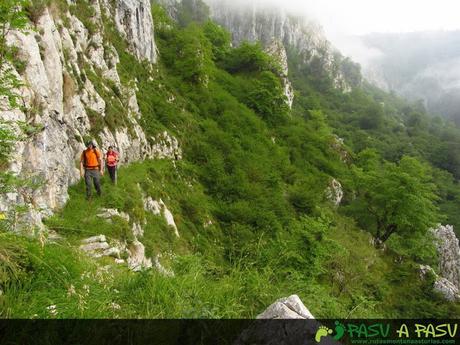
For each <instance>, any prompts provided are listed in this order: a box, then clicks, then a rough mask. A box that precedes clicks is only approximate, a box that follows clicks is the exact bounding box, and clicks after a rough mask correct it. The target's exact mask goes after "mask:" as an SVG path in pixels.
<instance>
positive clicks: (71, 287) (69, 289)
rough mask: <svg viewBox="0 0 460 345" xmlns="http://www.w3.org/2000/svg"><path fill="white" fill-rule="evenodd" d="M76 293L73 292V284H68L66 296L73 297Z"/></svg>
mask: <svg viewBox="0 0 460 345" xmlns="http://www.w3.org/2000/svg"><path fill="white" fill-rule="evenodd" d="M76 293H77V292H76V291H75V286H73V284H70V286H69V288H68V289H67V296H68V297H70V296H72V295H75V294H76Z"/></svg>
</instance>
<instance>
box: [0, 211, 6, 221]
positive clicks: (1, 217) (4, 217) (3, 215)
mask: <svg viewBox="0 0 460 345" xmlns="http://www.w3.org/2000/svg"><path fill="white" fill-rule="evenodd" d="M5 219H6V214H4V213H1V212H0V220H5Z"/></svg>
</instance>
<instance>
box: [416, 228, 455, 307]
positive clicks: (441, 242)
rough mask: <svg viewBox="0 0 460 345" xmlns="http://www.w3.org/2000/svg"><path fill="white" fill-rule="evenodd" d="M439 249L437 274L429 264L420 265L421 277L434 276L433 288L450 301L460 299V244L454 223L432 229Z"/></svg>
mask: <svg viewBox="0 0 460 345" xmlns="http://www.w3.org/2000/svg"><path fill="white" fill-rule="evenodd" d="M430 232H431V233H432V235H433V237H434V239H435V245H436V248H437V251H438V259H439V267H438V272H439V274H437V273H436V272H435V271H434V270H433V268H431V267H430V266H428V265H420V279H422V280H424V279H426V278H427V276H429V275H431V276H433V277H434V284H433V289H434V290H435V291H437V292H438V293H440V294H441V295H442V296H444V298H445V299H446V300H448V301H451V302H453V301H458V300H460V246H459V241H458V238H457V236H456V235H455V232H454V228H453V226H452V225H445V226H444V225H439V226H438V227H437V228H436V229H431V230H430Z"/></svg>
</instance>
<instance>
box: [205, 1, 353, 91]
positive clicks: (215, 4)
mask: <svg viewBox="0 0 460 345" xmlns="http://www.w3.org/2000/svg"><path fill="white" fill-rule="evenodd" d="M205 2H206V3H207V4H208V5H209V6H210V9H211V16H212V18H213V19H214V20H215V21H216V22H218V23H219V24H221V25H222V26H224V27H225V28H227V29H228V30H229V31H230V32H231V33H232V36H233V43H234V44H235V45H238V44H240V43H241V42H243V41H245V40H247V41H250V42H256V41H260V42H261V43H262V44H263V45H264V46H265V47H270V46H271V45H272V44H273V41H279V42H282V44H283V45H284V47H285V49H286V50H287V49H290V48H294V49H295V50H296V51H297V52H299V53H300V54H301V56H302V58H303V62H304V63H305V64H308V63H310V62H311V61H312V60H313V59H314V58H318V59H319V61H321V64H322V68H324V70H325V72H327V74H328V75H329V76H330V77H331V79H332V80H333V82H334V86H335V87H336V88H338V89H342V90H343V91H345V92H348V91H350V90H351V88H350V86H349V84H348V83H347V81H346V80H345V77H344V76H343V74H342V73H341V71H340V64H341V55H340V54H339V52H338V51H337V50H336V49H335V48H334V47H333V46H332V45H331V43H330V42H329V41H328V40H327V38H326V36H325V34H324V32H323V29H322V27H321V26H320V25H319V24H317V23H316V22H314V21H313V20H310V19H308V18H305V17H300V16H296V15H294V14H291V13H288V12H287V11H285V10H283V9H281V8H278V7H275V6H272V5H270V4H267V3H265V2H263V1H259V2H256V1H247V2H234V1H231V0H205ZM286 66H287V65H286Z"/></svg>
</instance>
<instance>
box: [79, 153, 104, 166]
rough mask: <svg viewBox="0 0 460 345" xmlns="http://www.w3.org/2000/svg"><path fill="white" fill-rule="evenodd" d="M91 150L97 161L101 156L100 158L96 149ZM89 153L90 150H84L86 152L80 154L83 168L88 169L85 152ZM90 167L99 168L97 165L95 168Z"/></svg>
mask: <svg viewBox="0 0 460 345" xmlns="http://www.w3.org/2000/svg"><path fill="white" fill-rule="evenodd" d="M91 150H92V151H93V153H94V154H95V155H96V157H97V158H98V159H100V157H101V156H100V154H99V152H98V151H97V149H95V148H92V149H91ZM89 151H90V149H86V150H84V151H83V153H82V156H83V166H84V167H85V168H87V167H88V162H87V157H86V154H87V152H89ZM91 167H93V168H94V167H99V164H98V165H97V166H91Z"/></svg>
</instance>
